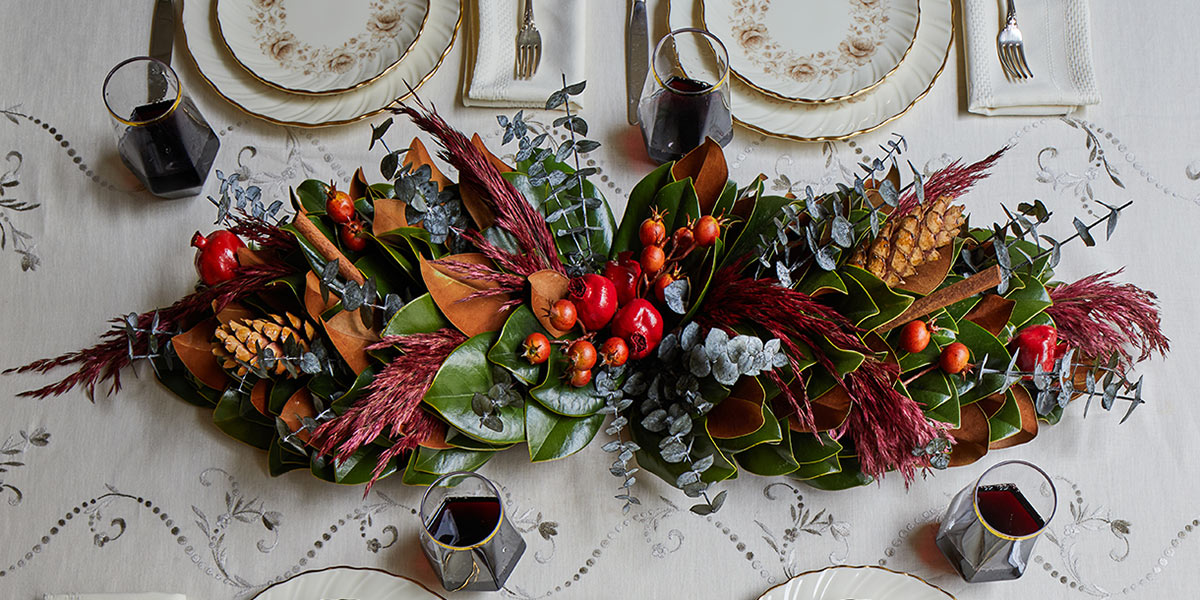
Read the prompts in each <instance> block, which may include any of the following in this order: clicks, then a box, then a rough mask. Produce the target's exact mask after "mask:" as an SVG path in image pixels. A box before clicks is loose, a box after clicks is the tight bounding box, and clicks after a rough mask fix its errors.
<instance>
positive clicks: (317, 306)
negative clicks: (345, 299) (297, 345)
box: [304, 271, 337, 321]
mask: <svg viewBox="0 0 1200 600" xmlns="http://www.w3.org/2000/svg"><path fill="white" fill-rule="evenodd" d="M304 284H305V285H304V310H306V311H308V316H309V318H311V319H312V320H313V321H320V320H321V313H323V312H325V311H327V310H329V309H330V308H332V307H333V305H334V304H337V298H336V297H335V296H334V295H333V294H330V295H329V301H328V302H326V301H325V299H324V297H322V296H321V278H320V277H317V274H316V273H313V272H312V271H309V272H308V275H305V276H304Z"/></svg>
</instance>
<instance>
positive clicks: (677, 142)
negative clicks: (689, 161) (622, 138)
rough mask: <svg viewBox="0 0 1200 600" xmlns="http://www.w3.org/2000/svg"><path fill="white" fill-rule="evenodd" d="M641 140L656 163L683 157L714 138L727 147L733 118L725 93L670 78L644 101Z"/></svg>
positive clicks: (731, 134)
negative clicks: (709, 138) (707, 138)
mask: <svg viewBox="0 0 1200 600" xmlns="http://www.w3.org/2000/svg"><path fill="white" fill-rule="evenodd" d="M640 116H641V121H642V138H643V141H644V142H645V143H646V152H647V153H648V154H649V155H650V158H651V159H652V160H654V161H655V162H659V163H664V162H668V161H672V160H678V159H680V158H683V155H685V154H687V153H688V152H690V151H691V150H693V149H695V148H696V147H697V146H699V145H700V144H702V143H703V142H704V138H706V137H711V138H713V140H715V141H716V142H717V143H718V144H721V145H722V146H724V145H725V144H728V143H729V141H730V140H732V139H733V115H732V114H731V113H730V111H729V105H728V104H727V99H726V97H725V94H722V93H720V92H719V91H716V90H713V89H712V85H711V84H709V83H706V82H703V81H698V80H696V79H688V78H684V77H679V76H671V77H670V78H669V79H667V80H666V81H665V82H663V87H662V88H660V89H658V90H656V91H655V92H654V94H653V95H651V96H650V97H649V98H645V99H643V100H642V105H641V109H640Z"/></svg>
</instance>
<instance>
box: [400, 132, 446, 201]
mask: <svg viewBox="0 0 1200 600" xmlns="http://www.w3.org/2000/svg"><path fill="white" fill-rule="evenodd" d="M404 164H406V165H411V166H412V169H413V170H414V171H415V170H417V169H418V168H420V167H421V165H429V169H430V171H431V174H430V176H429V180H430V181H436V182H437V184H438V189H439V190H443V189H446V186H448V185H450V180H449V179H447V178H446V176H445V175H442V172H441V171H439V170H438V168H437V165H436V164H434V162H433V157H431V156H429V151H428V150H426V149H425V144H422V143H421V140H420V139H418V138H413V140H412V143H410V144H409V145H408V152H407V153H405V155H404Z"/></svg>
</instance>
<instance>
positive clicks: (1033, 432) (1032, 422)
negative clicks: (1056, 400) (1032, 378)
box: [990, 385, 1038, 449]
mask: <svg viewBox="0 0 1200 600" xmlns="http://www.w3.org/2000/svg"><path fill="white" fill-rule="evenodd" d="M1010 389H1011V390H1012V392H1013V396H1014V397H1015V398H1016V400H1017V407H1018V408H1020V409H1021V431H1018V432H1017V433H1015V434H1013V435H1010V436H1008V437H1006V438H1004V439H1002V440H997V441H995V442H993V443H992V444H991V446H990V447H991V448H993V449H995V448H1011V447H1013V446H1019V445H1021V444H1024V443H1025V442H1028V441H1030V440H1032V439H1033V438H1035V437H1037V434H1038V420H1037V410H1036V409H1034V407H1033V399H1032V398H1030V397H1029V392H1027V391H1025V387H1024V386H1020V385H1014V386H1012V388H1010Z"/></svg>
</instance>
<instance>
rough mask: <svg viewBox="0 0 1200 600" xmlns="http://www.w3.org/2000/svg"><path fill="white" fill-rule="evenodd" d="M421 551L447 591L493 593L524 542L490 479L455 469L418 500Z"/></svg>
mask: <svg viewBox="0 0 1200 600" xmlns="http://www.w3.org/2000/svg"><path fill="white" fill-rule="evenodd" d="M421 549H422V550H424V551H425V557H426V558H428V559H429V563H430V564H431V565H433V570H434V571H436V572H437V576H438V579H440V580H441V582H442V587H444V588H446V591H449V592H457V591H459V590H470V591H488V592H494V591H497V590H499V589H500V588H501V587H503V586H504V582H505V581H507V580H508V576H509V575H510V574H512V570H513V567H515V566H516V565H517V561H518V560H519V559H520V558H521V555H522V554H524V553H525V540H524V539H522V538H521V534H520V533H519V532H518V531H517V530H516V529H515V528H514V527H513V526H512V523H511V522H510V521H509V519H508V517H507V515H505V512H504V504H503V503H502V502H501V500H500V493H499V492H498V491H496V486H495V485H492V482H491V481H488V480H487V479H486V478H484V477H483V476H481V475H478V474H475V473H471V472H469V471H455V472H453V473H448V474H446V475H443V476H442V477H441V478H440V479H438V480H437V481H435V482H433V485H431V486H429V489H427V490H425V496H424V497H422V498H421Z"/></svg>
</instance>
